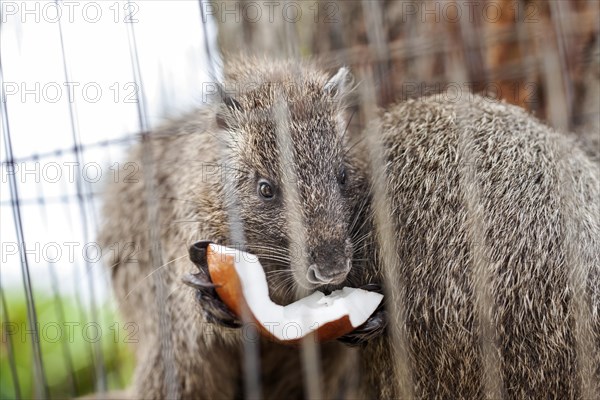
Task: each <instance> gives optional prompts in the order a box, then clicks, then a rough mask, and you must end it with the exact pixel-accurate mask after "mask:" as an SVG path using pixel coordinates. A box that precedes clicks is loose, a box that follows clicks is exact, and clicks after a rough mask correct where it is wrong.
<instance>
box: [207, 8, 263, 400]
mask: <svg viewBox="0 0 600 400" xmlns="http://www.w3.org/2000/svg"><path fill="white" fill-rule="evenodd" d="M198 3H199V6H200V16H201V18H202V21H201V24H202V32H203V34H204V38H203V39H204V49H205V52H206V55H207V58H208V68H209V76H211V77H212V78H213V79H217V75H216V70H215V66H214V55H213V54H212V51H211V46H210V42H209V40H208V29H207V27H206V24H207V23H208V19H207V17H206V14H205V13H204V1H203V0H199V2H198ZM219 143H221V145H220V146H219V148H220V153H221V155H222V156H223V159H226V154H225V153H226V150H227V149H226V148H225V146H224V144H223V142H221V141H219ZM225 178H226V179H225V182H224V184H225V186H226V187H225V192H226V193H228V197H229V198H230V199H231V204H227V205H226V212H227V216H228V221H229V225H230V229H229V240H230V241H231V244H232V245H233V247H234V248H240V249H242V248H244V247H245V243H246V238H245V234H244V229H243V225H242V222H241V219H240V216H239V212H238V209H237V208H238V201H237V196H236V195H235V193H236V192H235V190H234V187H233V186H234V182H232V181H231V174H229V173H228V174H226V175H225ZM241 311H242V315H241V319H242V323H243V325H242V350H243V353H244V360H243V369H244V395H245V398H247V399H261V398H262V387H261V381H260V373H261V372H260V371H261V369H260V342H259V341H258V340H256V339H255V338H257V337H258V331H257V329H256V327H255V326H254V323H253V322H252V318H251V314H250V310H248V308H247V307H245V306H244V307H242V310H241ZM247 330H249V331H247Z"/></svg>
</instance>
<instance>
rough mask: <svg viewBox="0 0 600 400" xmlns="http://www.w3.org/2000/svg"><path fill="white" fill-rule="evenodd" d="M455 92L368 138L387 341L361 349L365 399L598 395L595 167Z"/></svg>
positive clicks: (572, 148) (529, 125)
mask: <svg viewBox="0 0 600 400" xmlns="http://www.w3.org/2000/svg"><path fill="white" fill-rule="evenodd" d="M451 97H452V96H450V95H446V94H440V95H436V96H431V97H426V98H422V99H417V100H410V101H407V102H404V103H400V104H396V105H394V106H392V107H390V108H389V109H387V110H385V111H383V112H381V113H380V116H379V117H378V118H377V119H375V120H374V121H372V122H371V123H370V125H369V127H368V128H367V130H366V131H365V132H366V135H371V136H369V137H371V138H374V139H373V140H374V141H373V143H378V145H377V146H379V147H377V146H375V148H376V149H377V150H374V151H371V153H370V155H371V157H370V162H371V166H370V167H369V168H370V171H371V172H370V174H371V179H372V186H373V187H374V188H379V193H377V190H375V189H374V190H373V196H374V200H373V203H372V204H371V209H372V214H373V215H372V219H373V221H374V222H377V221H380V223H379V225H377V224H376V226H378V227H377V233H376V234H375V235H374V237H373V240H372V241H371V243H372V245H373V247H374V249H373V252H376V253H377V254H378V256H377V257H375V259H376V260H377V262H376V263H375V264H373V265H372V266H371V267H370V268H371V269H372V270H373V271H374V272H375V273H376V274H377V275H378V279H379V280H380V281H382V282H384V283H385V289H386V290H385V292H386V296H387V303H386V304H387V312H388V330H387V332H386V334H385V335H383V336H380V337H378V338H375V339H373V340H371V341H369V342H368V343H366V345H365V346H364V347H363V348H362V349H361V353H360V354H361V362H362V365H363V368H362V370H363V371H366V375H365V376H364V377H363V378H364V379H363V383H362V396H363V397H364V398H369V399H370V398H382V399H383V398H385V399H391V398H394V399H396V398H465V399H477V398H494V399H495V398H506V399H523V398H561V399H573V398H598V397H600V313H599V310H600V173H599V169H600V167H599V165H598V163H597V162H596V161H594V160H593V159H592V158H590V157H589V156H588V155H586V154H585V152H584V151H583V150H582V149H581V148H580V147H578V145H577V143H576V142H575V141H574V140H573V139H572V138H571V137H569V136H567V135H565V134H561V133H558V132H556V131H554V130H552V129H551V128H549V127H547V126H545V125H544V124H543V123H541V122H540V121H538V120H537V119H535V118H534V117H532V116H531V115H529V114H527V113H526V112H525V111H524V110H522V109H520V108H518V107H516V106H511V105H507V104H504V103H500V102H496V101H492V100H490V99H485V98H482V97H479V96H476V95H472V96H463V98H461V99H460V100H456V101H454V100H449V99H450V98H451ZM466 97H468V98H466ZM377 152H380V154H381V158H380V160H379V161H376V162H374V161H373V160H375V159H376V158H377V157H376V155H377ZM380 166H383V168H381V167H380ZM378 176H379V177H381V179H379V180H378V178H377V177H378ZM381 192H383V193H381ZM377 196H381V197H379V200H376V199H377ZM385 204H388V206H387V207H388V208H387V210H388V211H387V212H389V214H385V213H386V211H385V210H384V211H383V212H384V214H383V215H379V216H378V215H377V209H378V207H380V206H381V207H383V208H385V207H384V206H383V205H385ZM381 221H387V222H388V223H389V225H387V227H386V226H383V224H381ZM386 229H389V230H390V231H391V232H393V235H386V234H385V233H384V232H385V230H386ZM386 257H387V259H388V260H395V261H393V262H391V263H388V266H387V267H386V266H384V264H383V263H384V261H383V260H384V259H386ZM389 264H392V265H389ZM388 267H389V268H391V269H392V271H391V273H392V275H391V276H395V278H394V280H393V281H386V279H389V276H390V271H389V270H387V269H386V268H388ZM392 306H393V307H392ZM394 307H395V308H394ZM394 330H395V331H394ZM394 332H395V333H396V334H397V336H395V337H394V336H393V335H394ZM394 371H395V372H394Z"/></svg>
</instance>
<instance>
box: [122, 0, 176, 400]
mask: <svg viewBox="0 0 600 400" xmlns="http://www.w3.org/2000/svg"><path fill="white" fill-rule="evenodd" d="M127 5H128V6H129V7H131V6H132V4H131V1H130V0H127ZM126 25H127V37H128V45H129V55H130V58H131V66H132V70H133V71H132V72H133V78H134V81H135V83H136V85H137V87H138V89H139V91H138V92H136V100H137V101H136V104H137V114H138V123H139V126H140V129H141V131H142V147H143V149H144V151H143V154H142V164H143V167H144V183H145V187H146V193H145V196H146V201H147V206H148V215H147V218H148V227H149V239H150V249H149V250H150V263H151V264H152V266H154V265H158V266H161V265H163V255H162V246H161V241H160V240H161V237H160V224H159V222H160V216H159V213H160V210H159V205H158V201H157V199H156V196H155V194H156V193H155V186H154V184H155V182H154V175H155V174H154V154H153V148H152V138H151V137H150V133H149V128H150V126H149V123H148V113H147V108H146V97H145V94H144V85H143V81H142V74H141V69H140V61H139V57H138V51H137V42H136V37H135V30H134V28H133V22H131V21H128V23H127V24H126ZM155 272H156V273H153V274H152V275H153V281H154V284H155V287H156V298H155V305H156V307H157V310H158V321H159V326H158V329H159V338H160V354H161V356H162V359H163V361H164V366H165V371H164V372H165V389H166V393H164V395H165V397H166V398H168V399H177V398H179V397H180V396H179V387H178V371H177V367H176V364H175V355H174V353H173V343H172V338H171V332H172V330H171V321H170V319H169V316H168V315H167V312H166V309H165V308H166V304H167V302H166V298H167V296H166V291H165V281H164V277H163V270H162V268H158V269H157V270H155Z"/></svg>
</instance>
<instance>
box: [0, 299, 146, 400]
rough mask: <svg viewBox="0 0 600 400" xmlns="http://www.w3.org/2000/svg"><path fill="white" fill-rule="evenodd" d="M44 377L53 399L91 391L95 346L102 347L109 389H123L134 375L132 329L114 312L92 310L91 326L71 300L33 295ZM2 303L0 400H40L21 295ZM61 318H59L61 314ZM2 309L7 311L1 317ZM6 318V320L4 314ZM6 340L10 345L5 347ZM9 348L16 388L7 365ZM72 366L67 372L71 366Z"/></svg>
mask: <svg viewBox="0 0 600 400" xmlns="http://www.w3.org/2000/svg"><path fill="white" fill-rule="evenodd" d="M34 299H35V305H36V311H37V317H38V325H39V336H40V347H41V352H42V359H43V366H44V372H45V376H46V382H47V386H48V391H49V395H50V397H51V398H53V399H57V398H72V397H75V396H81V395H84V394H87V393H92V392H95V391H96V388H95V385H96V366H97V364H96V363H95V360H94V347H95V346H97V345H98V344H100V345H101V348H102V357H103V363H102V365H103V366H104V370H105V371H106V381H107V385H108V389H109V390H114V389H119V388H123V387H125V386H127V384H128V382H129V380H130V377H131V374H132V371H133V365H134V362H133V355H132V354H133V352H132V350H133V348H132V346H133V345H135V342H136V341H137V330H136V327H135V326H133V324H129V325H128V324H123V323H122V322H120V321H119V320H118V318H117V317H116V316H115V312H114V307H112V306H110V305H103V306H102V307H99V309H98V310H97V313H98V319H99V322H98V323H90V322H89V321H90V318H91V315H90V314H91V313H90V310H89V308H88V307H84V306H82V305H80V304H78V302H77V301H76V299H74V298H73V297H66V296H63V297H61V298H59V299H55V298H54V297H52V296H50V295H49V294H47V293H44V292H36V293H35V294H34ZM4 300H5V301H6V304H3V306H2V307H1V308H0V313H1V314H0V315H1V320H2V326H1V329H2V331H1V342H0V350H1V351H0V399H15V398H18V395H20V397H21V398H25V399H29V398H35V397H38V396H39V395H40V393H39V389H37V387H38V386H37V383H38V382H36V379H35V373H34V362H33V350H32V340H33V334H32V333H31V327H30V326H29V324H28V323H27V304H26V301H25V296H24V294H23V293H19V292H18V291H9V292H5V293H4ZM61 309H62V313H63V314H64V319H63V318H61V317H60V314H61V311H60V310H61ZM5 310H6V312H5ZM7 314H8V315H7ZM9 341H10V343H9ZM11 344H12V350H13V354H14V359H15V364H16V370H17V378H18V383H19V385H18V389H16V388H15V384H14V382H15V377H14V376H13V373H12V371H11V367H10V363H9V347H8V346H10V345H11ZM71 365H72V367H71Z"/></svg>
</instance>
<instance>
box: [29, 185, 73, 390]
mask: <svg viewBox="0 0 600 400" xmlns="http://www.w3.org/2000/svg"><path fill="white" fill-rule="evenodd" d="M38 189H39V190H38V198H39V200H40V203H39V206H40V208H41V210H42V220H43V222H44V226H45V227H46V228H49V225H48V215H47V213H46V202H45V200H44V193H43V190H42V185H38ZM47 266H48V270H49V271H50V273H49V275H50V287H51V288H52V297H53V298H54V306H55V311H56V316H57V317H58V321H59V322H60V323H62V324H63V325H64V324H65V322H67V321H66V319H65V312H64V307H63V304H62V300H61V297H60V289H59V286H58V277H57V275H56V269H55V266H54V264H53V263H51V262H47ZM65 326H66V325H65ZM60 343H61V349H62V352H63V358H64V360H65V365H66V369H67V372H68V373H67V376H68V378H67V379H68V381H69V390H70V395H71V397H76V396H77V381H76V377H75V369H74V368H73V357H72V355H71V349H70V347H69V344H68V343H67V342H65V341H64V340H62V338H61V341H60Z"/></svg>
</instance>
